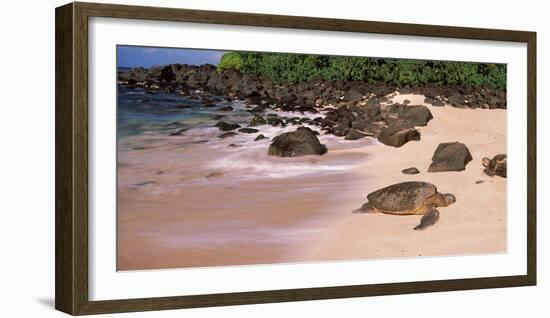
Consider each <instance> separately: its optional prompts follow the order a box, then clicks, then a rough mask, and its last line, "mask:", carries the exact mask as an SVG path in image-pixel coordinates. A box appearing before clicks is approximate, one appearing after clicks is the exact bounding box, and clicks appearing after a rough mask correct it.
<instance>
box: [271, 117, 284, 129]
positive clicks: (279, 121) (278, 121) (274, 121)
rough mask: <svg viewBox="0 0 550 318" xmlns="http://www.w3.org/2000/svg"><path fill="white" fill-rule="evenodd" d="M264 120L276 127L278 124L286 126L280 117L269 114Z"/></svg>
mask: <svg viewBox="0 0 550 318" xmlns="http://www.w3.org/2000/svg"><path fill="white" fill-rule="evenodd" d="M266 121H267V123H268V124H270V125H271V126H273V127H278V126H280V127H284V126H286V125H285V122H284V121H283V120H282V119H281V118H279V117H276V116H269V117H267V119H266Z"/></svg>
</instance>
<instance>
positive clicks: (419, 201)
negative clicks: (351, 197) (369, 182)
mask: <svg viewBox="0 0 550 318" xmlns="http://www.w3.org/2000/svg"><path fill="white" fill-rule="evenodd" d="M436 193H437V188H436V187H435V186H434V185H433V184H431V183H427V182H402V183H397V184H393V185H391V186H388V187H385V188H383V189H380V190H377V191H374V192H372V193H370V194H369V195H368V196H367V199H368V200H369V202H370V203H371V204H372V205H373V206H374V207H376V208H378V209H380V210H385V211H412V210H415V209H417V208H419V207H421V206H422V205H423V204H424V202H426V200H427V199H428V198H429V197H431V196H433V195H434V194H436Z"/></svg>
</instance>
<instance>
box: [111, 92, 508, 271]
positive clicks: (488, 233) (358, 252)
mask: <svg viewBox="0 0 550 318" xmlns="http://www.w3.org/2000/svg"><path fill="white" fill-rule="evenodd" d="M405 98H406V99H409V100H411V101H412V103H411V105H414V104H422V102H423V97H422V96H412V95H401V96H397V97H394V98H393V101H394V102H398V101H401V100H403V99H405ZM429 107H430V110H431V111H432V114H433V115H434V119H433V120H432V121H430V122H429V124H428V126H427V127H421V128H419V130H420V131H421V134H422V139H421V140H420V141H417V142H409V143H407V144H406V145H404V146H403V147H401V148H393V147H388V146H385V145H382V144H378V143H377V142H376V141H375V140H374V139H372V138H365V139H361V140H359V141H353V142H345V141H343V140H342V138H336V137H334V136H321V137H320V140H321V142H323V143H326V144H327V146H328V149H329V152H328V153H327V154H326V155H324V156H306V157H301V158H275V157H268V156H267V155H266V153H267V148H268V145H269V140H262V141H257V142H254V141H253V139H254V137H255V136H256V134H251V135H244V134H240V135H239V137H237V138H233V139H223V140H220V139H218V138H216V137H215V136H216V135H219V134H220V132H219V131H217V129H215V128H214V129H211V128H210V130H209V129H206V130H200V131H198V130H197V131H194V130H190V131H188V132H186V133H185V135H184V136H177V137H166V136H158V135H151V136H140V137H128V138H125V139H124V140H122V141H121V142H120V144H119V149H120V150H119V169H118V178H119V185H118V190H119V192H118V215H117V217H118V264H117V268H118V270H135V269H159V268H181V267H203V266H223V265H244V264H265V263H289V262H312V261H330V260H349V259H367V258H387V257H399V256H418V255H460V254H472V253H497V252H504V251H505V249H506V179H502V178H499V177H494V178H491V177H489V176H486V175H485V174H484V173H483V171H482V167H481V158H482V157H484V156H493V155H494V154H497V153H505V152H506V111H505V110H482V109H476V110H470V109H456V108H452V107H433V106H429ZM270 129H271V128H269V129H267V130H265V131H264V130H262V131H261V132H262V133H264V135H266V136H268V137H273V136H274V135H276V134H279V133H280V130H275V129H272V130H270ZM293 129H295V127H288V129H287V130H293ZM204 140H208V142H204ZM450 141H461V142H463V143H465V144H466V145H467V146H468V148H469V149H470V152H471V153H472V156H473V161H472V162H470V163H469V164H468V166H467V169H466V171H462V172H440V173H426V171H427V168H428V166H429V164H430V162H431V160H430V159H431V156H432V154H433V151H434V150H435V148H436V147H437V145H438V144H439V143H440V142H450ZM231 143H233V144H234V145H233V146H236V147H233V146H229V144H231ZM411 166H415V167H417V168H418V169H419V170H420V171H421V174H418V175H412V176H411V175H404V174H402V173H401V170H402V169H404V168H408V167H411ZM412 180H419V181H427V182H432V183H434V184H435V185H436V186H437V187H438V188H439V190H440V191H441V192H451V193H453V194H455V196H456V197H457V202H456V203H455V204H454V205H451V206H449V207H447V208H440V212H441V217H440V221H439V222H438V223H437V224H436V225H434V226H432V227H430V228H428V229H426V230H425V231H412V228H413V227H414V226H415V225H416V224H418V222H419V219H420V217H418V216H392V215H383V214H369V215H366V214H351V213H350V211H351V210H353V209H355V208H357V207H359V206H360V205H361V204H362V203H363V202H365V197H366V195H367V194H368V193H369V192H371V191H374V190H376V189H379V188H381V187H384V186H387V185H390V184H392V183H395V182H401V181H412ZM478 180H480V181H484V182H483V183H481V184H476V181H478Z"/></svg>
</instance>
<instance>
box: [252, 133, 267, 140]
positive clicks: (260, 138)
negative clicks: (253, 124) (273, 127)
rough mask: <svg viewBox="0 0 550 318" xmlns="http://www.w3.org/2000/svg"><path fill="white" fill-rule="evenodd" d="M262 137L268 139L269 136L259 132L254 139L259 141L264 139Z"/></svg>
mask: <svg viewBox="0 0 550 318" xmlns="http://www.w3.org/2000/svg"><path fill="white" fill-rule="evenodd" d="M262 139H267V137H266V136H264V135H262V134H259V135H258V136H256V138H254V141H258V140H262Z"/></svg>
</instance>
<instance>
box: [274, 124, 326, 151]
mask: <svg viewBox="0 0 550 318" xmlns="http://www.w3.org/2000/svg"><path fill="white" fill-rule="evenodd" d="M326 152H327V147H326V146H325V145H323V144H321V143H320V142H319V139H317V136H316V135H315V132H314V131H313V130H311V129H309V128H307V127H299V128H298V129H296V131H291V132H286V133H283V134H280V135H278V136H276V137H275V138H273V141H272V142H271V145H270V146H269V150H268V152H267V154H268V155H270V156H279V157H299V156H306V155H322V154H325V153H326Z"/></svg>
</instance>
